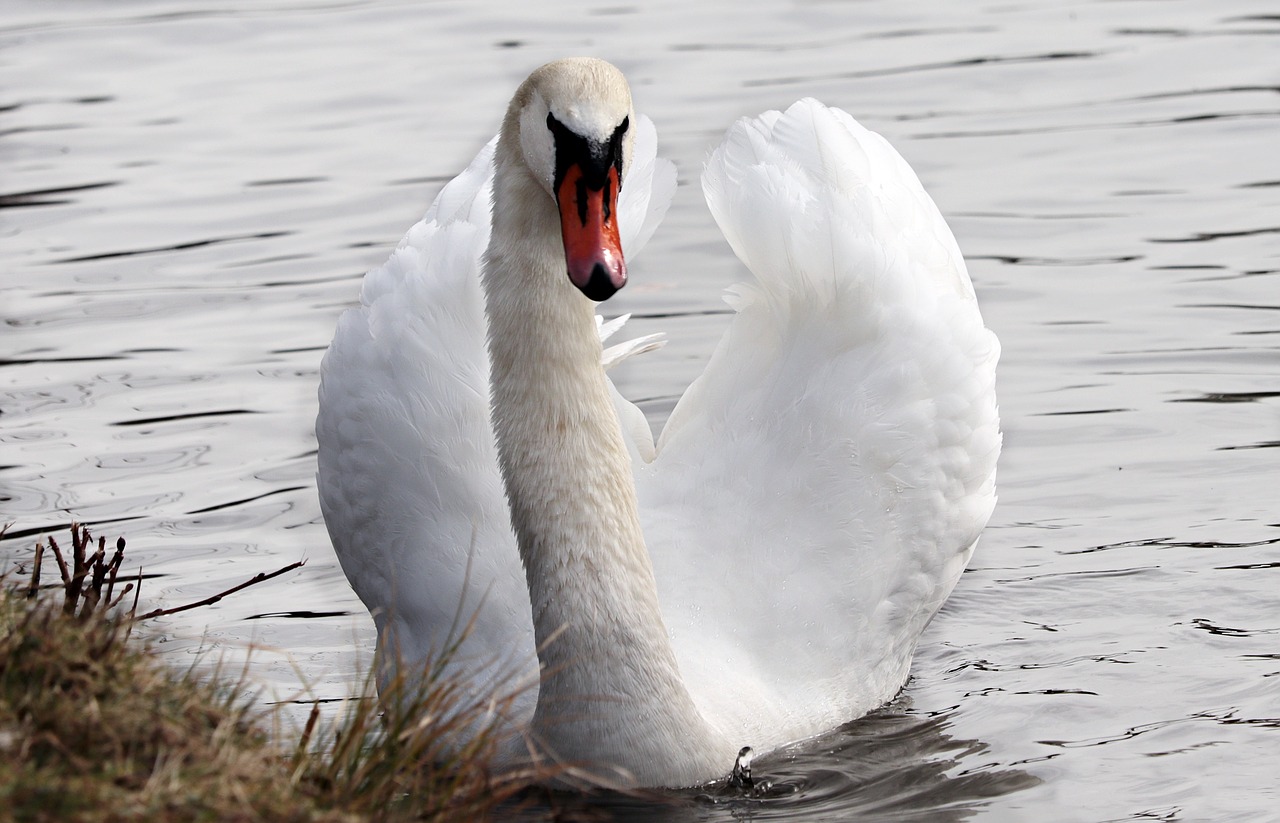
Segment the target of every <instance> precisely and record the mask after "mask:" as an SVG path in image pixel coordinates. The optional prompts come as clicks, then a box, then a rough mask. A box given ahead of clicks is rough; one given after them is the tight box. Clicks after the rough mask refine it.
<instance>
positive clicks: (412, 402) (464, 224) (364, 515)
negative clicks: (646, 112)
mask: <svg viewBox="0 0 1280 823" xmlns="http://www.w3.org/2000/svg"><path fill="white" fill-rule="evenodd" d="M637 120H638V122H637V134H636V143H635V150H634V154H633V162H632V170H631V173H629V175H628V178H627V183H626V185H625V186H623V188H622V190H621V192H620V196H619V206H618V207H619V226H620V229H621V232H622V242H623V245H624V247H625V248H627V249H628V250H629V252H630V253H635V252H636V251H638V250H639V248H640V247H641V246H642V245H643V243H644V241H645V240H647V239H648V237H649V236H650V235H652V233H653V231H654V229H655V228H656V226H657V224H658V223H659V222H660V221H661V219H662V217H663V215H664V214H665V213H666V209H667V206H668V205H669V203H670V200H671V195H672V193H673V192H674V189H675V170H674V167H673V166H672V165H671V164H670V163H668V162H667V161H663V160H658V159H656V158H655V153H656V147H657V139H656V134H655V132H654V128H653V124H652V123H651V122H650V121H649V120H648V119H647V118H644V117H641V118H637ZM495 146H496V138H495V139H494V140H493V141H490V143H489V144H488V145H486V146H485V147H484V149H482V150H481V152H480V153H479V154H478V155H477V156H476V158H475V159H474V160H473V161H472V162H471V164H470V165H469V166H468V167H467V169H466V170H465V171H463V172H462V173H461V174H460V175H458V177H456V178H455V179H454V180H452V181H450V182H449V184H448V185H446V186H445V187H444V188H443V189H442V190H441V191H440V193H439V194H438V195H437V197H436V199H435V201H434V202H433V203H432V205H431V207H430V208H429V209H428V211H427V213H426V215H425V216H424V217H423V219H422V220H421V221H420V222H418V223H417V224H416V225H414V226H413V227H412V228H411V229H410V230H409V232H408V234H406V235H405V237H404V239H403V240H402V241H401V242H400V245H399V247H398V248H397V249H396V250H395V252H394V253H392V255H391V257H390V258H389V259H388V260H387V261H386V262H385V263H384V264H383V265H381V266H379V267H378V268H375V269H373V270H372V271H370V272H369V273H368V274H366V275H365V278H364V281H363V285H362V288H361V295H360V305H359V306H358V307H356V308H352V309H350V310H348V311H346V312H344V313H343V315H342V316H341V318H340V319H339V322H338V327H337V331H336V333H335V335H334V339H333V343H332V344H331V345H330V347H329V351H328V353H327V354H326V355H325V358H324V362H323V364H322V366H321V383H320V393H319V401H320V404H319V414H318V416H317V419H316V437H317V441H318V444H319V454H318V475H317V485H318V489H319V494H320V502H321V508H322V510H323V512H324V518H325V523H326V525H327V526H328V529H329V534H330V537H331V539H332V541H333V545H334V549H335V551H336V553H337V556H338V560H339V562H340V563H341V565H342V569H343V571H344V572H345V573H346V575H347V578H348V579H349V580H350V582H351V585H352V588H353V589H355V591H356V593H357V594H358V595H359V596H360V598H361V600H362V601H363V602H364V604H365V606H366V607H367V608H368V609H369V611H370V612H371V613H372V615H373V617H374V622H375V624H376V625H377V628H378V646H379V655H380V660H381V665H380V679H381V681H382V683H383V684H384V685H385V684H386V682H387V678H388V677H390V676H392V675H394V674H395V673H396V671H397V669H398V668H399V667H406V669H415V670H419V669H421V667H422V666H423V665H424V664H426V663H429V662H432V661H436V660H439V658H440V656H441V654H442V653H443V652H444V651H445V650H447V649H450V648H451V647H452V646H453V645H454V643H455V641H456V640H458V639H459V638H460V637H461V636H463V634H464V633H465V637H466V639H465V642H463V643H462V644H461V645H460V646H459V647H458V648H457V649H456V650H455V651H453V652H452V655H451V657H450V658H449V660H450V666H449V669H450V674H451V676H454V677H457V678H461V679H464V680H470V681H471V682H473V683H475V685H476V688H477V691H475V692H474V693H476V694H482V693H484V692H482V691H479V690H478V689H480V688H481V687H482V686H483V685H484V684H497V685H499V686H504V685H505V686H510V687H511V688H512V689H513V690H514V689H517V688H522V689H523V691H522V692H521V695H520V698H519V700H518V701H517V703H516V706H515V711H516V714H517V715H520V714H524V715H525V716H527V715H530V714H531V713H532V710H533V705H534V703H535V701H536V696H537V688H536V680H537V659H536V656H535V653H534V640H533V624H532V621H531V617H530V606H529V593H528V588H527V585H526V583H525V578H524V571H523V569H522V568H521V565H520V559H519V555H518V553H517V550H516V541H515V537H514V535H513V534H512V531H511V526H510V514H509V509H508V506H507V502H506V497H505V494H504V491H503V486H502V478H501V474H500V472H499V469H498V461H497V449H496V446H495V443H494V439H493V432H492V428H491V426H490V417H489V359H488V353H487V350H486V344H485V339H486V332H487V328H486V321H485V314H484V296H483V292H482V290H481V285H480V271H481V258H482V255H483V253H484V250H485V248H486V247H487V246H488V241H489V232H490V225H491V215H492V199H491V192H492V181H493V173H494V167H493V154H494V149H495ZM623 322H625V318H621V319H619V320H616V321H612V322H611V323H610V324H605V325H604V326H602V328H601V334H602V337H603V336H606V335H608V334H612V333H614V332H616V331H617V330H618V328H620V327H621V325H622V323H623ZM656 345H657V343H656V341H653V340H649V339H645V340H641V341H632V342H631V343H622V344H618V345H616V346H614V347H611V349H610V352H609V355H608V358H609V360H610V361H611V362H617V361H618V360H621V359H624V358H625V357H628V356H631V355H633V354H636V353H639V352H640V351H643V350H646V349H647V348H652V347H655V346H656ZM617 402H618V404H619V410H620V414H627V413H628V409H630V410H635V407H634V406H632V405H631V404H629V403H627V402H626V401H625V400H622V398H621V397H620V396H619V397H618V398H617ZM634 413H635V414H639V412H638V411H635V412H634ZM641 422H643V421H641ZM631 428H632V429H633V430H634V431H632V437H633V439H634V442H635V445H636V448H637V449H638V450H639V451H641V452H643V451H644V450H645V444H644V442H643V441H644V440H647V441H648V442H647V450H648V453H649V456H652V451H653V438H652V435H651V434H650V433H649V431H648V429H647V427H645V428H644V429H643V430H641V429H640V428H639V427H637V426H632V427H631ZM530 684H532V685H530ZM490 688H492V685H491V686H490ZM517 719H518V718H517Z"/></svg>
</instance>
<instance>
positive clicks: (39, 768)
mask: <svg viewBox="0 0 1280 823" xmlns="http://www.w3.org/2000/svg"><path fill="white" fill-rule="evenodd" d="M2 536H3V529H0V537H2ZM71 537H72V542H71V548H70V553H69V556H68V553H67V552H65V551H64V550H63V548H62V546H61V545H59V543H58V542H57V541H56V540H55V539H54V538H52V537H48V538H45V540H42V541H41V542H40V543H38V544H37V546H36V550H35V553H34V555H32V557H31V560H30V562H22V563H19V564H18V565H17V567H16V568H10V569H6V570H5V571H4V573H3V575H0V820H5V819H12V820H24V821H25V820H32V821H44V820H50V821H51V820H69V821H114V820H121V821H123V820H232V821H234V820H272V821H358V820H440V821H446V820H450V821H451V820H484V819H489V818H493V817H501V818H503V819H511V818H518V819H543V818H550V817H553V816H554V817H555V818H556V819H565V814H566V812H568V814H569V816H571V817H574V818H577V817H580V816H581V814H583V813H588V814H589V813H590V812H589V811H588V810H587V809H586V808H585V807H581V806H580V805H579V804H575V803H573V802H572V801H568V805H569V806H570V807H573V806H575V805H578V806H579V807H578V808H576V809H575V808H570V809H565V808H558V806H560V805H562V804H560V803H557V800H556V798H555V796H554V794H553V793H551V792H550V791H549V790H546V789H543V788H539V787H541V786H545V785H546V784H548V783H549V782H552V781H559V782H561V783H562V784H563V783H566V782H569V783H580V782H581V781H580V780H579V779H578V778H580V775H579V774H577V773H576V771H575V770H573V769H572V768H569V767H566V766H562V765H558V764H554V763H550V762H546V761H538V760H532V759H531V761H530V763H529V764H528V765H525V766H519V767H514V766H508V765H502V764H500V763H499V762H498V760H497V754H498V752H499V751H500V750H501V747H502V744H503V743H505V742H506V741H505V740H504V739H503V737H502V735H501V733H499V732H498V731H496V730H495V724H494V723H493V719H494V718H495V717H496V716H498V715H500V714H501V713H502V710H503V707H504V704H509V702H510V701H511V697H510V696H508V697H506V698H503V697H501V696H498V697H492V696H483V695H475V694H471V693H468V692H467V691H465V690H464V689H463V688H462V687H460V686H458V685H457V684H454V683H451V682H449V681H448V680H447V679H446V678H444V677H443V676H441V674H440V667H439V666H437V667H436V670H434V671H431V672H428V673H427V675H426V676H425V677H424V678H423V681H422V685H421V686H419V687H416V688H414V689H412V690H411V691H410V690H409V689H407V688H402V689H399V690H395V687H393V696H392V697H390V698H389V699H388V696H387V695H385V694H384V695H383V698H384V699H383V700H382V701H379V700H378V698H377V697H376V696H375V690H374V688H373V686H372V681H371V680H370V681H369V683H367V684H366V686H365V689H364V693H363V694H361V695H356V696H353V697H352V698H351V699H349V700H347V701H346V705H345V707H344V708H343V710H342V711H341V712H340V713H339V716H338V717H337V718H336V719H333V720H328V721H325V720H321V715H320V711H319V706H318V705H317V706H314V707H313V709H312V712H311V715H310V717H309V719H308V721H307V723H306V726H305V727H304V728H303V729H301V730H300V731H298V732H297V734H291V733H290V732H289V730H285V729H281V726H280V716H279V715H278V714H277V713H276V712H275V711H274V710H272V709H271V708H269V707H265V706H264V705H263V704H262V703H261V701H260V691H259V689H257V688H256V687H255V686H254V685H253V684H252V683H251V682H249V680H248V675H247V672H242V673H241V674H240V676H239V677H229V676H227V674H226V673H225V672H222V671H221V670H218V671H215V673H214V675H213V676H212V677H208V676H202V675H198V674H197V673H196V672H195V671H194V670H186V671H180V670H176V669H174V668H173V667H172V666H170V665H169V664H168V663H166V661H165V660H164V659H163V657H162V656H161V655H159V654H157V653H156V652H155V650H154V649H153V648H152V647H151V646H150V645H149V644H148V643H147V642H146V641H145V640H142V639H140V637H138V636H135V633H134V629H135V628H136V627H137V626H138V625H139V624H140V623H141V622H143V621H145V620H147V619H150V618H153V617H157V616H160V615H163V614H171V613H173V612H175V611H180V610H186V609H188V608H197V607H199V606H201V605H207V604H208V603H211V602H216V600H218V599H221V597H223V596H225V595H227V594H231V593H233V592H235V591H238V590H239V589H242V588H244V587H246V586H249V585H254V584H255V583H258V582H263V581H264V580H267V579H269V578H270V577H275V576H277V575H279V574H283V573H284V572H286V571H289V570H291V569H292V568H296V567H297V566H298V565H301V564H300V563H299V564H294V565H293V566H291V567H286V568H284V569H281V570H280V571H277V572H275V573H272V574H270V575H259V576H258V578H254V579H251V580H250V581H247V582H245V583H243V584H241V585H239V586H236V587H233V588H232V589H229V590H227V591H226V592H223V593H221V594H219V595H215V596H214V597H213V598H209V599H207V600H204V601H199V602H197V603H192V604H188V605H186V606H180V607H176V608H172V609H157V610H155V611H152V612H149V613H147V614H143V615H138V614H137V604H138V594H139V590H138V587H139V585H140V583H141V576H140V574H139V575H137V579H136V580H132V581H131V580H130V579H129V576H128V575H127V574H126V573H125V572H123V571H122V565H123V562H124V546H125V543H124V540H123V538H121V539H118V540H117V541H116V543H115V549H114V551H111V550H109V548H108V546H107V545H106V541H105V540H104V539H101V538H98V539H96V540H95V538H94V537H92V536H91V535H90V534H89V531H88V530H87V529H85V528H84V527H81V526H73V527H72V531H71ZM45 541H47V545H46V542H45ZM55 565H56V567H57V571H56V574H55V573H53V572H52V571H51V569H52V567H53V566H55ZM42 577H44V578H54V580H53V582H45V581H44V580H42ZM137 634H138V635H141V634H142V632H138V633H137ZM447 654H448V652H447V651H446V655H445V658H446V659H447ZM401 692H403V693H401ZM273 724H275V728H277V729H280V730H281V732H282V733H278V734H276V735H272V734H271V733H269V731H268V730H269V729H271V728H273ZM477 727H479V728H484V729H486V730H488V731H486V732H482V733H480V734H479V735H475V736H472V730H473V729H474V728H477Z"/></svg>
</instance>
